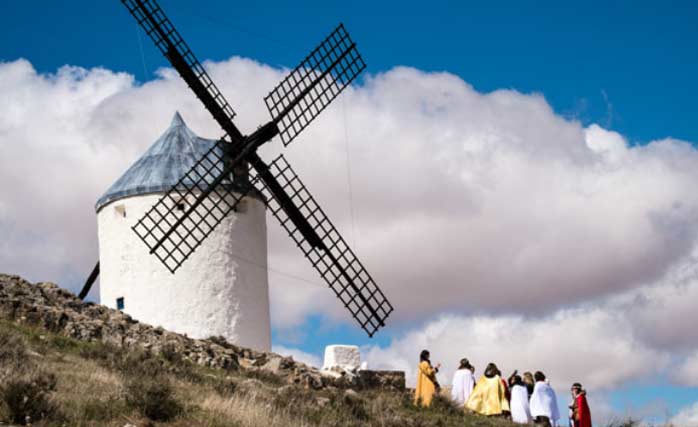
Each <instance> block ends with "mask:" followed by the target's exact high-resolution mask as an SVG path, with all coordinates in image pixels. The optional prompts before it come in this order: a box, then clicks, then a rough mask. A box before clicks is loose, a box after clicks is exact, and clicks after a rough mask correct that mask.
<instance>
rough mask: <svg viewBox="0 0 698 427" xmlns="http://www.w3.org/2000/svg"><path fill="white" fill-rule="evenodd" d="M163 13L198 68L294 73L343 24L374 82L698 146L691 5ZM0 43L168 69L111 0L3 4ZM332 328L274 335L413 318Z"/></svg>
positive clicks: (312, 344)
mask: <svg viewBox="0 0 698 427" xmlns="http://www.w3.org/2000/svg"><path fill="white" fill-rule="evenodd" d="M204 3H205V5H202V4H204ZM161 4H162V6H163V8H164V9H165V10H166V12H167V13H168V15H169V16H170V18H171V19H172V20H173V22H174V23H175V25H176V26H177V28H178V29H179V31H180V32H181V34H182V35H183V37H184V38H185V40H186V41H187V42H188V43H189V45H190V47H191V48H192V49H193V51H194V52H195V54H196V55H197V56H198V57H199V59H201V60H214V61H223V60H227V59H228V58H230V57H232V56H242V57H248V58H252V59H255V60H257V61H259V62H262V63H265V64H269V65H272V66H275V67H292V66H294V65H296V63H297V62H298V61H299V60H300V59H301V58H302V57H303V56H304V55H305V54H306V53H307V52H308V51H309V50H310V49H311V48H312V47H314V46H315V44H316V43H317V42H318V41H319V40H321V39H322V38H323V37H324V36H325V35H326V34H327V33H328V32H329V31H330V30H331V29H332V28H333V27H334V25H336V24H337V23H338V22H344V23H345V25H346V26H347V28H348V30H349V31H350V33H351V34H352V36H353V37H354V39H355V40H356V41H357V43H358V45H359V49H360V51H361V52H362V54H363V56H364V58H365V60H366V62H367V64H368V71H369V72H370V73H371V74H376V73H380V72H385V71H388V70H391V69H393V68H394V67H396V66H400V65H406V66H410V67H415V68H417V69H420V70H423V71H446V72H449V73H453V74H455V75H457V76H459V77H460V78H461V79H463V80H464V81H466V82H468V83H469V84H471V85H473V87H474V88H475V89H476V90H477V91H479V92H490V91H493V90H497V89H502V88H505V89H508V88H510V89H515V90H517V91H520V92H523V93H531V92H535V93H540V94H542V95H543V96H544V97H545V99H546V100H547V102H548V103H550V105H551V106H552V107H553V109H554V110H555V112H556V113H557V114H559V115H561V116H563V117H565V118H568V119H577V120H579V121H581V122H582V124H583V125H584V126H587V125H590V124H592V123H597V124H599V125H601V126H602V127H603V128H605V129H607V130H612V131H616V132H618V133H619V134H622V135H623V136H625V137H626V138H627V139H628V141H629V143H630V144H631V145H633V144H644V143H647V142H649V141H652V140H656V139H661V138H666V137H673V138H676V139H681V140H686V141H692V142H696V141H698V127H697V126H696V125H695V123H696V122H695V117H696V113H698V106H696V103H695V102H694V100H695V98H696V96H698V80H697V79H696V78H695V76H697V75H698V48H697V47H696V41H697V40H698V26H696V25H695V22H696V19H697V18H698V3H696V2H679V1H676V2H671V4H670V5H666V4H664V5H663V4H660V3H659V2H584V3H562V2H552V1H538V2H535V3H534V2H481V3H466V2H455V1H453V2H442V1H432V2H428V3H426V4H425V3H424V2H405V1H401V2H366V1H355V2H342V3H339V2H303V3H302V4H297V3H296V2H294V3H291V2H274V1H270V2H244V3H243V2H241V4H234V3H232V2H228V1H217V0H213V1H206V2H203V1H201V2H196V3H195V2H186V1H174V0H161ZM0 40H2V43H0V61H6V62H7V61H14V60H16V59H18V58H26V59H27V60H29V61H30V62H31V64H32V65H33V66H34V67H35V68H36V70H37V71H38V72H40V73H52V72H55V71H56V70H57V69H58V68H59V67H61V66H62V65H65V64H71V65H77V66H81V67H85V68H91V67H97V66H99V67H105V68H107V69H110V70H114V71H126V72H128V73H131V74H133V75H135V76H136V78H137V79H138V80H139V81H140V82H147V81H149V80H152V79H154V77H155V75H154V71H155V70H156V69H157V68H158V67H164V66H167V65H168V64H167V63H166V61H165V59H164V58H162V57H161V56H160V54H159V52H158V51H157V50H156V49H155V48H154V47H153V46H152V44H151V42H150V40H149V39H147V38H146V37H145V36H144V35H143V34H142V32H141V31H140V29H138V28H137V26H136V25H135V23H134V22H133V20H132V18H131V17H130V16H129V15H128V13H127V12H126V10H125V9H124V8H123V6H122V5H121V4H120V2H118V1H116V0H113V1H97V2H95V1H85V0H80V1H73V2H67V3H66V2H48V1H46V2H36V1H25V2H12V3H10V2H5V3H3V5H2V13H0ZM228 100H229V101H230V102H231V104H232V105H233V107H234V108H235V106H236V99H234V98H232V97H230V96H228ZM238 113H239V114H240V113H242V112H241V111H238ZM438 314H439V313H434V317H436V316H437V315H438ZM324 325H325V322H324V321H323V318H322V317H320V316H310V317H309V318H308V319H307V321H306V322H305V324H304V326H303V327H302V328H299V329H298V330H299V331H300V332H298V333H296V334H295V335H292V336H291V335H289V334H288V333H287V331H279V330H275V331H274V340H275V342H276V343H279V344H283V345H285V346H289V347H297V348H299V349H301V350H303V351H306V352H309V353H313V354H315V355H319V354H320V353H321V351H322V349H323V348H324V346H325V345H326V344H330V343H333V341H339V342H353V343H357V344H360V345H368V344H373V345H376V344H378V345H381V346H383V347H385V346H388V345H389V344H390V342H391V339H394V338H396V337H399V336H401V334H402V333H404V332H405V331H407V330H408V329H410V327H412V326H414V324H413V323H410V322H409V321H406V322H403V323H401V324H400V325H399V326H397V327H394V328H391V329H388V330H386V331H385V333H383V334H380V335H379V336H378V337H377V338H375V339H374V340H371V341H369V340H368V339H366V338H365V337H364V336H363V335H362V334H361V333H360V332H358V331H357V330H356V329H354V328H353V325H339V326H332V327H326V326H324ZM663 381H664V379H663V378H661V377H660V378H657V381H651V380H650V381H646V382H635V383H630V384H627V385H625V386H624V388H621V389H619V390H618V391H617V392H616V393H615V394H613V395H612V397H611V398H610V401H611V405H612V406H613V408H615V409H617V410H619V411H623V410H624V409H626V408H631V409H632V410H634V411H635V410H637V408H640V407H642V406H645V405H646V404H647V402H661V404H660V405H659V406H662V405H666V407H667V408H668V410H669V411H670V412H675V411H677V410H678V409H680V408H682V407H685V406H687V405H689V404H690V403H692V402H694V401H696V400H697V399H696V396H697V395H698V393H696V389H695V388H691V387H680V386H670V385H663V384H662V382H663ZM564 390H566V388H564V387H560V392H563V391H564Z"/></svg>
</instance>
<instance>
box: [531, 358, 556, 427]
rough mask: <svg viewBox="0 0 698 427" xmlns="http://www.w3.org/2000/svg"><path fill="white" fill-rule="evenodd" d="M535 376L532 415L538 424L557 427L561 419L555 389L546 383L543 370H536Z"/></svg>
mask: <svg viewBox="0 0 698 427" xmlns="http://www.w3.org/2000/svg"><path fill="white" fill-rule="evenodd" d="M534 378H535V380H536V385H535V386H534V387H533V394H532V395H531V401H530V403H529V404H530V408H531V416H533V419H534V421H535V422H536V424H539V425H542V426H552V427H555V426H556V425H557V421H558V420H559V419H560V410H559V409H558V407H557V396H556V395H555V390H553V389H552V387H550V385H548V383H546V381H545V375H544V374H543V373H542V372H540V371H538V372H536V373H535V374H534Z"/></svg>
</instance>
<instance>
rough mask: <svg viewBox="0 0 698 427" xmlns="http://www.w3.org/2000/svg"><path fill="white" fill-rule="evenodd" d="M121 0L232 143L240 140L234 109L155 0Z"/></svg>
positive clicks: (241, 136) (240, 135)
mask: <svg viewBox="0 0 698 427" xmlns="http://www.w3.org/2000/svg"><path fill="white" fill-rule="evenodd" d="M121 3H123V4H124V6H126V8H127V9H128V11H129V12H130V13H131V15H133V17H134V18H135V19H136V21H137V22H138V25H140V26H141V27H142V28H143V29H144V30H145V32H146V33H147V34H148V36H149V37H150V38H151V40H153V42H154V43H155V46H157V48H158V49H159V50H160V52H162V54H163V55H165V57H166V58H167V59H168V60H169V61H170V63H171V64H172V66H173V67H174V68H175V70H177V72H178V73H179V75H180V76H181V77H182V79H184V81H185V82H186V83H187V85H189V87H190V88H191V89H192V90H193V91H194V93H195V94H196V96H197V97H198V98H199V99H200V100H201V102H203V104H204V106H205V107H206V109H207V110H208V111H209V112H210V113H211V115H213V118H214V119H215V120H216V121H217V122H218V124H219V125H220V126H221V128H223V130H224V131H225V132H226V133H228V135H230V138H231V139H232V141H233V143H236V144H238V143H241V142H242V139H243V135H242V133H241V132H240V131H239V130H238V129H237V127H235V125H234V124H233V118H234V117H235V111H233V109H232V107H231V106H230V104H228V101H226V100H225V98H224V97H223V95H222V94H221V92H220V91H219V90H218V87H216V85H215V84H214V83H213V81H212V80H211V77H210V76H209V75H208V73H207V72H206V70H205V69H204V67H203V65H201V63H200V62H199V60H198V59H196V57H195V56H194V53H193V52H192V51H191V49H189V46H188V45H187V43H186V42H185V41H184V40H183V39H182V37H181V36H180V35H179V32H178V31H177V30H176V29H175V27H174V25H172V22H171V21H170V20H169V18H167V16H166V15H165V13H164V12H163V11H162V8H160V6H159V5H158V4H157V2H156V1H155V0H121Z"/></svg>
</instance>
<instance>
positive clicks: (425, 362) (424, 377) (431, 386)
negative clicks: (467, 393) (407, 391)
mask: <svg viewBox="0 0 698 427" xmlns="http://www.w3.org/2000/svg"><path fill="white" fill-rule="evenodd" d="M440 367H441V364H440V363H438V364H437V365H436V366H435V367H432V366H431V362H430V361H429V352H428V351H427V350H422V352H421V353H420V355H419V367H418V368H417V387H415V389H414V404H415V405H422V406H424V407H428V406H429V405H431V401H432V399H433V398H434V393H437V392H438V391H439V389H440V388H441V386H439V382H438V381H437V380H436V373H437V372H439V368H440Z"/></svg>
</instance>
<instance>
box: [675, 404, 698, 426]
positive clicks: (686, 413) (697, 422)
mask: <svg viewBox="0 0 698 427" xmlns="http://www.w3.org/2000/svg"><path fill="white" fill-rule="evenodd" d="M668 424H669V425H672V426H676V427H698V402H696V403H694V404H693V405H691V406H688V407H686V408H683V409H682V410H680V411H679V412H678V413H677V414H676V415H675V416H673V417H672V418H671V419H670V420H669V422H668Z"/></svg>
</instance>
